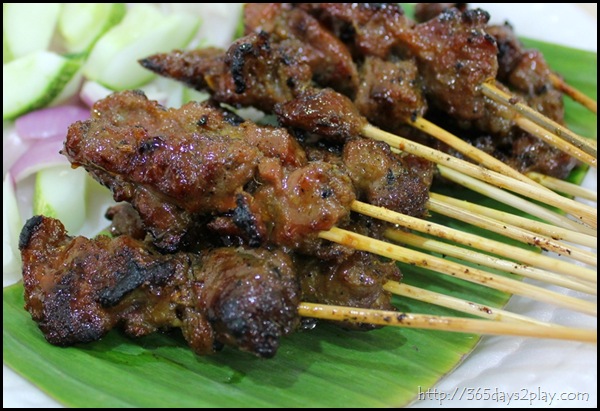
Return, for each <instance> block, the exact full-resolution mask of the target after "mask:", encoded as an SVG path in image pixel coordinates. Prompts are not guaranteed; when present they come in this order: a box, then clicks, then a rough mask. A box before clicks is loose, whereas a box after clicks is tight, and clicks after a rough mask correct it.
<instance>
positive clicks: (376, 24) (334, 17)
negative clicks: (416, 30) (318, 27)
mask: <svg viewBox="0 0 600 411" xmlns="http://www.w3.org/2000/svg"><path fill="white" fill-rule="evenodd" d="M294 5H295V6H296V7H299V8H302V9H303V10H306V11H308V12H310V13H311V14H312V15H313V16H315V17H316V18H317V19H318V20H319V21H320V22H321V23H322V24H324V25H325V26H326V27H328V28H329V29H330V30H332V31H333V32H334V33H335V34H336V36H337V37H338V38H340V39H341V40H342V41H344V43H346V44H347V45H348V46H349V47H350V48H351V49H352V50H353V55H354V58H355V60H360V59H362V57H363V56H375V57H379V58H382V59H388V58H389V57H390V56H392V55H396V56H403V55H404V54H405V52H406V49H405V46H404V42H406V41H410V40H409V39H411V38H412V30H411V29H412V27H413V26H414V24H413V23H412V22H411V21H410V20H409V19H408V18H406V16H405V15H404V11H403V10H402V8H400V6H399V5H398V3H294Z"/></svg>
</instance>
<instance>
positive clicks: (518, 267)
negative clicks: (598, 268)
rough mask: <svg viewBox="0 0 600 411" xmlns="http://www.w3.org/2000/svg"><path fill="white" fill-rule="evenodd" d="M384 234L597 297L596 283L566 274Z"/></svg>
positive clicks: (391, 232)
mask: <svg viewBox="0 0 600 411" xmlns="http://www.w3.org/2000/svg"><path fill="white" fill-rule="evenodd" d="M384 235H385V237H386V238H387V239H389V240H392V241H394V242H396V243H400V244H403V245H409V246H411V247H417V248H419V249H422V250H427V251H431V252H435V253H438V254H441V255H443V256H445V257H454V258H457V259H460V260H461V261H469V262H472V263H475V264H478V265H479V266H483V267H488V268H492V269H495V270H499V271H503V272H507V273H511V274H516V275H520V276H522V277H524V278H530V279H534V280H538V281H541V282H545V283H548V284H553V285H558V286H560V287H564V288H568V289H570V290H574V291H580V292H583V293H586V294H590V295H597V289H596V285H595V284H591V283H587V282H583V281H579V280H574V279H570V278H566V277H565V276H563V275H559V274H556V273H553V272H550V271H546V270H541V269H538V268H534V267H531V266H528V265H524V264H519V263H515V262H514V261H509V260H503V259H500V258H496V257H493V256H491V255H489V254H483V253H479V252H476V251H473V250H470V249H467V248H463V247H458V246H455V245H452V244H448V243H444V242H441V241H437V240H433V239H430V238H425V237H421V236H418V235H416V234H413V233H410V232H406V231H402V230H395V229H387V230H386V231H385V233H384Z"/></svg>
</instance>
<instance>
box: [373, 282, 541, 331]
mask: <svg viewBox="0 0 600 411" xmlns="http://www.w3.org/2000/svg"><path fill="white" fill-rule="evenodd" d="M383 289H384V290H386V291H388V292H390V293H392V294H394V295H398V296H401V297H406V298H410V299H413V300H418V301H422V302H424V303H428V304H433V305H437V306H440V307H444V308H450V309H452V310H455V311H459V312H462V313H465V314H471V315H474V316H477V317H481V318H485V319H488V320H493V321H505V322H518V323H524V324H535V325H539V326H546V327H552V326H553V325H552V324H549V323H545V322H542V321H538V320H535V319H533V318H529V317H526V316H524V315H520V314H515V313H511V312H510V311H505V310H502V309H500V308H494V307H489V306H486V305H481V304H478V303H475V302H472V301H467V300H461V299H460V298H456V297H450V296H448V295H446V294H440V293H436V292H433V291H429V290H425V289H423V288H419V287H414V286H411V285H408V284H405V283H399V282H397V281H388V282H387V283H386V284H384V285H383Z"/></svg>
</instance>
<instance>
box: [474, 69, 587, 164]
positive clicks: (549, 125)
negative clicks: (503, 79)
mask: <svg viewBox="0 0 600 411" xmlns="http://www.w3.org/2000/svg"><path fill="white" fill-rule="evenodd" d="M481 92H482V93H483V94H484V95H485V96H487V97H488V98H490V99H492V100H494V101H495V102H497V103H499V104H502V105H503V106H505V107H508V108H512V109H513V110H515V111H516V112H518V113H519V114H521V115H522V116H524V117H526V118H528V119H529V120H531V121H533V122H534V123H535V124H537V125H539V126H541V127H543V128H545V129H546V130H548V131H550V132H552V133H554V134H557V135H558V136H559V137H561V138H563V139H565V140H566V141H568V142H569V143H571V144H572V145H574V146H575V147H577V148H578V149H580V150H582V151H584V152H585V153H587V154H589V155H590V156H592V157H593V158H598V145H597V143H596V141H594V140H590V139H587V138H584V137H582V136H580V135H578V134H576V133H574V132H572V131H571V130H569V129H568V128H566V127H564V126H562V125H560V124H558V123H556V122H555V121H552V120H550V119H549V118H547V117H545V116H543V115H541V114H540V113H538V112H537V111H535V110H533V109H532V108H531V107H529V106H527V105H526V104H523V103H522V102H520V101H519V99H517V98H515V97H513V96H511V95H509V94H507V93H505V92H504V91H502V90H500V89H499V88H497V87H496V86H495V80H492V81H489V82H487V83H484V84H482V85H481Z"/></svg>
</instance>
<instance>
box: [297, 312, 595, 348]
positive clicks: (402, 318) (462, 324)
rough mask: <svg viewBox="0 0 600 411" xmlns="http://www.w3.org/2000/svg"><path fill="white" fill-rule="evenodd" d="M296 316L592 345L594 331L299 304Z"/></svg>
mask: <svg viewBox="0 0 600 411" xmlns="http://www.w3.org/2000/svg"><path fill="white" fill-rule="evenodd" d="M298 313H299V314H300V315H301V316H302V317H310V318H317V319H322V320H330V321H351V322H357V323H368V324H376V325H383V326H393V327H404V328H419V329H427V330H438V331H449V332H461V333H469V334H488V335H510V336H522V337H537V338H551V339H560V340H571V341H583V342H589V343H596V342H597V340H598V338H597V333H596V331H595V330H585V329H579V328H569V327H563V326H553V327H547V326H545V325H543V326H540V325H535V324H522V323H508V322H500V321H489V320H479V319H472V318H458V317H443V316H437V315H427V314H413V313H401V312H396V311H382V310H371V309H366V308H353V307H340V306H331V305H322V304H313V303H300V305H299V306H298Z"/></svg>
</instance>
